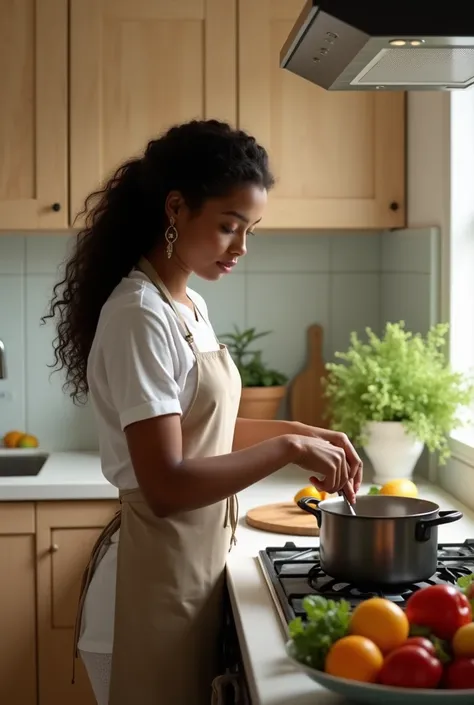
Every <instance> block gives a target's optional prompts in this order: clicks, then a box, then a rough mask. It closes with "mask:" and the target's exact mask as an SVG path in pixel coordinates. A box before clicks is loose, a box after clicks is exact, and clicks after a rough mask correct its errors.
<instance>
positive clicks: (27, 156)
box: [0, 0, 68, 230]
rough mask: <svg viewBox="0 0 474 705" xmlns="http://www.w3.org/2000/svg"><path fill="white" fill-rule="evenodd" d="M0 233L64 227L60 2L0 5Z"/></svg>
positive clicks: (63, 10) (25, 0)
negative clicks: (1, 231)
mask: <svg viewBox="0 0 474 705" xmlns="http://www.w3.org/2000/svg"><path fill="white" fill-rule="evenodd" d="M0 105H1V106H2V108H1V110H0V230H18V229H39V228H43V229H44V228H47V229H48V230H51V229H54V228H65V227H67V224H68V223H67V218H68V203H67V163H66V156H67V0H16V2H8V0H0Z"/></svg>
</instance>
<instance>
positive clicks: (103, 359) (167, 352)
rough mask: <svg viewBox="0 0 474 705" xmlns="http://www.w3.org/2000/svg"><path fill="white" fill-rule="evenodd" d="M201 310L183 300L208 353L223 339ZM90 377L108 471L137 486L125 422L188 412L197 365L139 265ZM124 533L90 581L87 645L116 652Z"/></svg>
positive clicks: (104, 330) (108, 311)
mask: <svg viewBox="0 0 474 705" xmlns="http://www.w3.org/2000/svg"><path fill="white" fill-rule="evenodd" d="M188 296H189V297H190V299H191V300H192V301H193V302H194V303H195V305H196V307H197V309H198V316H197V318H198V320H196V317H195V315H194V313H193V312H192V311H191V309H190V308H189V307H187V306H185V305H184V304H181V303H179V302H175V305H176V308H177V309H178V311H179V312H180V314H181V315H182V317H183V318H184V320H185V321H186V324H187V326H188V328H189V330H190V331H191V333H192V334H193V336H194V341H195V344H196V347H197V349H198V350H199V351H201V352H206V351H209V350H217V349H218V347H219V345H218V342H217V340H216V337H215V334H214V331H213V329H212V326H211V324H210V322H209V319H208V312H207V306H206V304H205V302H204V299H203V298H202V297H201V296H200V295H199V294H198V293H197V292H195V291H193V290H192V289H188ZM87 377H88V384H89V390H90V399H91V403H92V407H93V410H94V414H95V417H96V423H97V428H98V435H99V448H100V458H101V465H102V472H103V473H104V476H105V477H106V478H107V480H109V482H111V483H112V484H113V485H115V486H116V487H118V488H119V489H132V488H134V487H137V484H138V483H137V480H136V477H135V473H134V470H133V466H132V462H131V459H130V455H129V452H128V447H127V442H126V439H125V434H124V428H125V426H127V425H129V424H131V423H133V422H136V421H142V420H144V419H149V418H153V417H155V416H161V415H164V414H170V413H179V414H181V413H185V412H186V410H187V409H188V407H189V405H190V403H191V400H192V398H193V395H194V391H195V387H196V364H195V358H194V355H193V352H192V350H191V348H190V347H189V345H188V343H187V342H186V341H185V339H184V334H183V330H182V326H181V324H180V322H179V321H178V318H177V316H176V314H175V313H174V311H173V309H172V308H171V306H170V305H169V304H168V303H167V302H166V301H164V300H163V298H162V297H161V295H160V294H159V292H158V291H157V289H156V287H155V286H154V285H153V284H152V283H151V282H150V281H149V279H148V278H147V277H146V276H145V275H144V274H143V273H142V272H136V271H133V272H131V273H130V275H129V276H128V277H126V278H124V279H122V281H121V282H120V284H119V285H118V286H117V287H116V289H115V290H114V291H113V293H112V294H111V296H110V297H109V299H108V301H107V302H106V303H105V305H104V307H103V309H102V312H101V315H100V318H99V323H98V326H97V331H96V335H95V338H94V342H93V344H92V349H91V352H90V355H89V360H88V367H87ZM117 541H118V532H117V534H116V535H115V536H114V537H113V540H112V545H111V546H110V548H109V549H108V551H107V552H106V554H105V555H104V557H103V558H102V560H101V561H100V563H99V565H98V567H97V569H96V572H95V574H94V578H93V580H92V582H91V585H90V587H89V590H88V593H87V597H86V601H85V605H84V613H83V620H82V631H81V637H80V640H79V648H80V649H81V650H83V651H93V652H97V653H111V652H112V643H113V630H114V611H115V580H116V571H117Z"/></svg>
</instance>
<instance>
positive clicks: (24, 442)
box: [16, 433, 39, 448]
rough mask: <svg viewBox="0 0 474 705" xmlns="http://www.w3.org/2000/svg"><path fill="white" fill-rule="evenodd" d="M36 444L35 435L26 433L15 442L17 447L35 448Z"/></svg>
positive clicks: (37, 443) (37, 444)
mask: <svg viewBox="0 0 474 705" xmlns="http://www.w3.org/2000/svg"><path fill="white" fill-rule="evenodd" d="M38 446H39V442H38V439H37V438H36V436H32V435H30V434H28V433H24V434H23V435H22V436H21V438H20V440H19V441H18V443H17V444H16V447H17V448H37V447H38Z"/></svg>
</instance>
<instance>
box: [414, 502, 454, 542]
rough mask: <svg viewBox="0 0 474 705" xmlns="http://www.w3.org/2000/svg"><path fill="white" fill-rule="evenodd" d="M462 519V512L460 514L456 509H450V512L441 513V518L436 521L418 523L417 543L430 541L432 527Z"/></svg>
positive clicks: (416, 531) (416, 529) (435, 519)
mask: <svg viewBox="0 0 474 705" xmlns="http://www.w3.org/2000/svg"><path fill="white" fill-rule="evenodd" d="M462 517H463V514H462V512H458V511H457V510H456V509H449V510H448V511H445V512H440V513H439V516H438V517H435V518H434V519H426V521H418V522H417V524H416V527H415V538H416V540H417V541H429V539H430V536H431V527H432V526H439V525H440V524H451V523H452V522H453V521H459V519H462Z"/></svg>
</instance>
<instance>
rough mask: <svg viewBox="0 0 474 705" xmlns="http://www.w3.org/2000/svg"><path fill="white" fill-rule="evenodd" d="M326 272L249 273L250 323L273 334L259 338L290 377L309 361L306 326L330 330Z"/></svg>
mask: <svg viewBox="0 0 474 705" xmlns="http://www.w3.org/2000/svg"><path fill="white" fill-rule="evenodd" d="M328 293H329V276H328V275H327V274H260V275H258V274H249V275H248V294H247V295H248V302H249V303H248V314H247V325H248V326H255V328H257V329H258V330H270V331H272V334H271V335H269V336H268V337H266V338H263V339H262V340H261V341H259V344H260V342H261V349H262V350H263V353H264V358H265V360H266V361H267V362H268V363H269V364H271V365H272V366H274V367H275V368H276V369H279V370H281V371H282V372H284V373H285V374H287V375H290V377H293V376H294V375H295V374H297V373H298V372H299V371H300V370H301V369H302V368H303V367H304V365H305V364H306V359H307V348H306V340H307V329H308V327H309V326H310V325H312V324H313V323H319V324H320V325H321V326H322V327H323V332H324V336H325V338H324V342H325V350H326V346H327V333H328V323H329V321H328V312H329V304H328Z"/></svg>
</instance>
